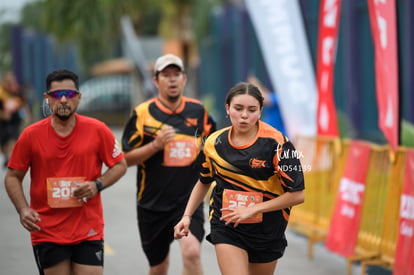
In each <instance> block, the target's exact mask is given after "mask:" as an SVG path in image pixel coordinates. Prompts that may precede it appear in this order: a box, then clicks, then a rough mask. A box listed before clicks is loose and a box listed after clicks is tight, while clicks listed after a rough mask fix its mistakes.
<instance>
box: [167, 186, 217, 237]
mask: <svg viewBox="0 0 414 275" xmlns="http://www.w3.org/2000/svg"><path fill="white" fill-rule="evenodd" d="M210 186H211V184H203V183H201V181H198V182H197V183H196V185H195V186H194V188H193V191H192V192H191V195H190V198H189V199H188V202H187V206H186V208H185V210H184V214H183V217H182V219H181V221H180V222H178V224H177V225H176V226H174V238H177V239H181V238H182V237H184V236H187V234H188V231H189V227H190V222H191V216H192V215H193V214H194V211H196V209H197V208H198V207H199V206H200V204H201V202H202V201H203V199H204V197H205V196H206V194H207V192H208V190H209V188H210Z"/></svg>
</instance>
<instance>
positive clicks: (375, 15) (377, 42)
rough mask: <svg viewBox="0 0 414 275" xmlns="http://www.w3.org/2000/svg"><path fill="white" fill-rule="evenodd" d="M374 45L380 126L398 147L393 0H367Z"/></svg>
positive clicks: (395, 25) (393, 144) (394, 146)
mask: <svg viewBox="0 0 414 275" xmlns="http://www.w3.org/2000/svg"><path fill="white" fill-rule="evenodd" d="M368 8H369V18H370V22H371V31H372V37H373V41H374V49H375V75H376V77H375V79H376V81H375V83H376V88H377V104H378V112H379V121H378V123H379V127H380V129H381V131H382V132H383V133H384V136H385V137H386V139H387V140H388V142H389V143H390V145H391V147H392V149H393V150H396V149H397V147H398V138H399V132H398V131H399V125H398V124H399V111H398V108H399V107H398V51H397V22H396V4H395V0H368Z"/></svg>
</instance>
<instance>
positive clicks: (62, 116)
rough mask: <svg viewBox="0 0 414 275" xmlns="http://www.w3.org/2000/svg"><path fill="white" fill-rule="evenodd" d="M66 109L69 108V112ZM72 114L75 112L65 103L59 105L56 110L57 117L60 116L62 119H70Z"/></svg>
mask: <svg viewBox="0 0 414 275" xmlns="http://www.w3.org/2000/svg"><path fill="white" fill-rule="evenodd" d="M61 110H62V111H63V113H64V114H60V113H59V111H61ZM66 110H69V113H68V114H67V113H66V112H65V111H66ZM72 114H73V113H72V112H71V109H70V108H69V107H67V106H65V105H60V106H58V107H57V110H56V111H55V116H56V117H57V118H59V119H60V120H62V121H66V120H68V119H69V118H70V117H71V116H72Z"/></svg>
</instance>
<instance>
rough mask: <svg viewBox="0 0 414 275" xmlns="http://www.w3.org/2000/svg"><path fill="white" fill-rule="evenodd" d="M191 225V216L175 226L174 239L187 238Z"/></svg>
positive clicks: (183, 218)
mask: <svg viewBox="0 0 414 275" xmlns="http://www.w3.org/2000/svg"><path fill="white" fill-rule="evenodd" d="M190 223H191V218H190V217H189V216H184V217H182V219H181V221H179V222H178V223H177V225H176V226H174V238H175V239H181V238H182V237H187V236H188V232H189V227H190Z"/></svg>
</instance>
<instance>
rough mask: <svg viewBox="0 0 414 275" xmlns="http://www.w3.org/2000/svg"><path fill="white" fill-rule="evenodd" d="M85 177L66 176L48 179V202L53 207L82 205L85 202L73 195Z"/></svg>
mask: <svg viewBox="0 0 414 275" xmlns="http://www.w3.org/2000/svg"><path fill="white" fill-rule="evenodd" d="M84 181H85V177H64V178H48V179H47V202H48V204H49V206H50V207H51V208H69V207H81V206H82V205H83V202H82V201H81V200H79V199H77V198H75V197H74V196H73V191H74V189H75V188H76V186H77V185H78V183H81V182H84Z"/></svg>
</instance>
